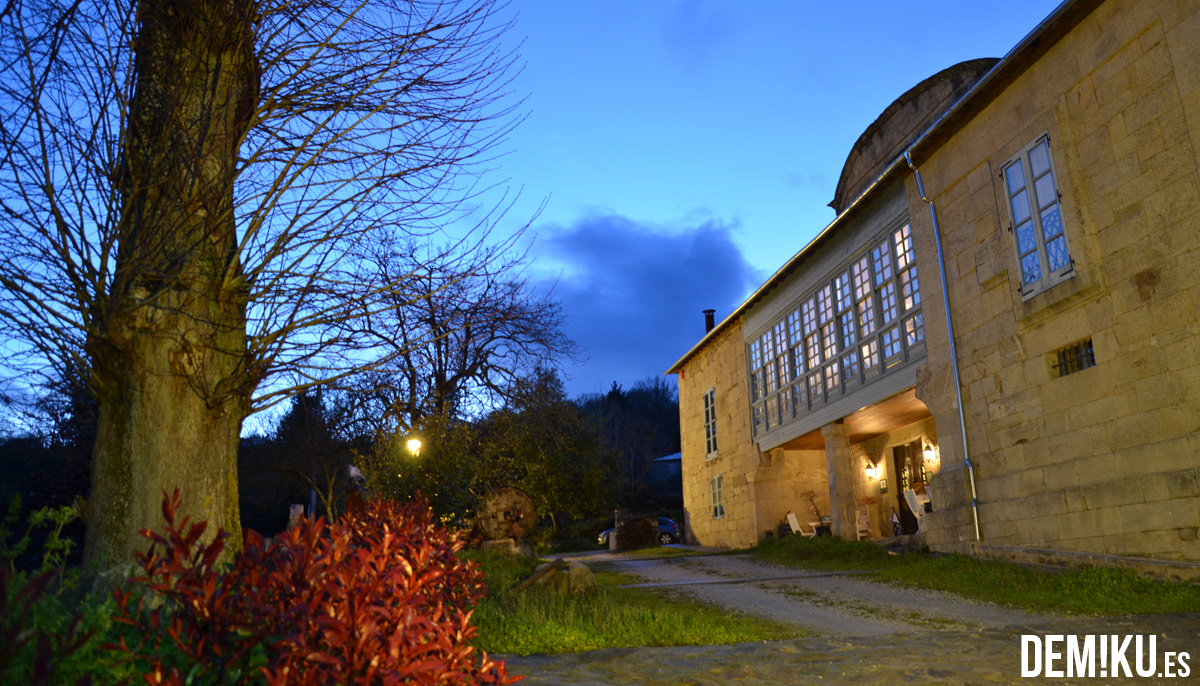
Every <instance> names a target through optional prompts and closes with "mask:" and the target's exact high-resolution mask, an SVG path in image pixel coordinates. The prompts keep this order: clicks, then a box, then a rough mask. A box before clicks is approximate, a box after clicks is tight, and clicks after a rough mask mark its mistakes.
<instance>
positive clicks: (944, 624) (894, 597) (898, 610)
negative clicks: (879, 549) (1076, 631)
mask: <svg viewBox="0 0 1200 686" xmlns="http://www.w3.org/2000/svg"><path fill="white" fill-rule="evenodd" d="M604 564H606V565H610V566H612V568H613V569H615V570H617V571H621V572H626V573H629V574H633V575H636V576H637V577H638V578H639V579H642V580H644V581H643V583H640V584H637V585H639V586H653V587H662V588H670V589H672V590H673V591H675V592H678V593H682V594H685V595H688V596H692V597H694V598H697V599H698V600H701V601H703V602H705V603H709V604H712V605H717V606H719V607H724V608H726V609H728V610H730V611H733V612H742V613H745V614H749V615H754V616H758V617H763V618H766V619H771V620H774V621H777V622H783V623H786V624H795V625H799V626H802V627H804V628H806V629H810V630H812V631H813V632H817V633H820V634H823V635H859V636H861V635H880V634H894V633H897V632H910V631H922V630H944V629H982V628H987V627H999V626H1013V625H1019V624H1033V623H1041V622H1046V621H1049V620H1051V619H1052V617H1049V616H1046V615H1037V614H1031V613H1027V612H1020V611H1016V610H1009V609H1006V608H1002V607H999V606H996V605H992V604H989V603H982V602H974V601H970V600H966V599H963V598H960V597H958V596H954V595H951V594H948V593H941V592H937V591H922V590H912V589H901V588H896V587H893V586H888V585H884V584H879V583H874V582H871V581H867V580H865V579H862V578H860V577H859V576H858V575H856V574H854V573H843V572H837V573H833V572H812V571H803V570H796V569H792V568H789V567H783V566H779V565H773V564H770V563H766V562H761V561H758V560H754V559H751V558H750V557H749V556H745V555H709V556H702V557H685V558H663V559H637V558H623V559H622V558H617V557H614V558H613V559H612V560H610V561H608V562H605V563H604Z"/></svg>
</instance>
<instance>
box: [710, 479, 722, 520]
mask: <svg viewBox="0 0 1200 686" xmlns="http://www.w3.org/2000/svg"><path fill="white" fill-rule="evenodd" d="M724 481H725V478H724V476H723V475H721V474H718V475H716V476H714V477H713V478H712V479H711V480H710V482H709V483H710V485H711V486H712V516H713V519H720V518H722V517H724V516H725V494H724V493H723V492H722V491H723V486H724Z"/></svg>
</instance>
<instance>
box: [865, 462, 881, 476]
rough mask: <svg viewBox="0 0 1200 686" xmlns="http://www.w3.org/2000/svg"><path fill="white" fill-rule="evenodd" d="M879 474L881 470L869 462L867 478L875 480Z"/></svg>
mask: <svg viewBox="0 0 1200 686" xmlns="http://www.w3.org/2000/svg"><path fill="white" fill-rule="evenodd" d="M878 474H879V470H878V469H877V468H876V467H875V463H874V462H871V461H868V462H867V478H868V479H874V478H875V477H876V476H877V475H878Z"/></svg>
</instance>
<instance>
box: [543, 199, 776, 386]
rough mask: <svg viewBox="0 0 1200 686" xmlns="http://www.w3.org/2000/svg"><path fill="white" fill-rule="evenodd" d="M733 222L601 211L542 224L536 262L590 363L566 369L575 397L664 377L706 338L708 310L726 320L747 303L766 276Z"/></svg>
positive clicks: (571, 333)
mask: <svg viewBox="0 0 1200 686" xmlns="http://www.w3.org/2000/svg"><path fill="white" fill-rule="evenodd" d="M734 228H736V227H735V226H733V225H730V224H724V223H721V222H718V221H714V220H708V221H704V222H698V223H697V224H696V225H694V226H687V227H682V226H677V227H665V228H664V227H659V226H655V225H649V224H640V223H637V222H634V221H631V220H629V219H627V218H625V217H621V216H616V215H596V216H590V217H587V218H584V219H581V220H579V221H578V222H576V223H575V224H573V225H571V226H568V227H557V228H553V229H551V230H549V231H547V230H545V229H543V230H541V231H539V234H540V235H539V241H538V244H537V247H536V248H535V252H536V254H537V262H536V264H537V266H538V267H539V268H540V269H542V270H543V273H545V271H549V270H551V269H552V270H554V271H555V272H556V274H557V275H558V281H557V283H556V284H554V286H553V288H554V297H555V298H556V299H557V300H558V301H559V302H561V303H562V306H563V311H564V313H565V314H566V317H567V334H568V335H569V336H571V337H572V338H573V339H574V340H575V341H576V342H577V343H579V344H580V346H582V347H583V348H584V349H585V350H584V355H585V357H586V360H585V362H584V363H583V364H582V365H581V366H578V367H570V368H568V369H567V374H568V375H569V376H570V377H571V380H570V381H569V382H568V384H567V388H568V391H569V392H570V393H571V394H572V395H577V394H580V393H588V392H599V391H603V390H606V389H607V388H608V387H609V386H610V385H611V384H612V382H613V381H616V382H618V383H620V384H622V385H623V386H625V387H628V386H630V385H631V384H632V383H633V382H635V381H637V380H639V379H643V378H645V377H647V376H650V375H656V374H662V373H663V372H664V371H666V369H667V367H669V366H670V365H671V364H672V363H674V362H675V361H676V360H677V359H679V358H680V357H681V356H682V355H683V354H684V353H686V352H687V351H688V350H689V349H690V348H691V347H692V346H693V345H695V344H696V342H697V341H699V340H700V338H701V337H702V336H703V335H704V315H703V314H702V311H703V310H705V309H708V308H712V309H715V310H717V320H718V321H720V320H721V319H723V318H724V317H725V316H726V315H728V314H729V313H730V312H731V311H732V310H733V309H734V308H735V307H737V306H738V305H739V304H740V303H741V302H742V300H743V299H744V298H745V296H746V295H747V294H748V293H749V292H750V290H751V289H752V288H753V287H754V286H756V285H758V283H759V282H760V281H761V276H762V275H760V274H759V273H758V272H757V270H755V269H754V268H753V267H751V266H750V265H749V264H748V263H747V262H746V260H745V258H744V257H743V256H742V254H741V251H740V250H739V249H738V247H737V245H736V244H735V243H734V241H733V238H732V230H733V229H734ZM552 278H553V277H548V278H547V284H549V282H550V280H551V279H552Z"/></svg>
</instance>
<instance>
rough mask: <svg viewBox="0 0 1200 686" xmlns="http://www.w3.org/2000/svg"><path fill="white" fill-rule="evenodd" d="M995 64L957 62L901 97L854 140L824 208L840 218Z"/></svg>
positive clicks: (987, 60) (984, 60) (993, 61)
mask: <svg viewBox="0 0 1200 686" xmlns="http://www.w3.org/2000/svg"><path fill="white" fill-rule="evenodd" d="M999 61H1000V60H999V59H996V58H993V57H986V58H982V59H977V60H968V61H966V62H959V63H958V64H956V65H954V66H953V67H950V68H948V69H943V70H942V71H940V72H938V73H936V74H934V75H933V76H930V77H929V78H927V79H925V80H924V81H922V82H920V83H918V84H917V85H916V86H913V87H912V88H910V89H909V90H908V92H907V93H905V94H904V95H901V96H900V97H899V98H897V99H896V101H895V102H893V103H892V104H891V105H888V107H887V109H885V110H884V111H883V114H880V115H879V117H878V118H876V119H875V121H874V122H872V123H871V125H870V126H868V127H867V130H866V131H863V133H862V135H861V136H859V137H858V141H857V142H855V144H854V147H853V148H852V149H851V150H850V156H849V157H847V158H846V164H845V165H843V166H842V175H841V177H840V178H839V179H838V185H837V191H835V192H834V194H833V201H832V202H830V203H829V206H830V207H832V208H833V209H834V211H835V212H837V213H838V214H841V213H842V211H843V210H845V209H846V207H847V206H848V205H849V204H850V203H852V202H854V199H855V198H857V197H858V196H860V195H862V193H863V191H865V190H866V189H867V186H869V185H870V184H871V182H872V181H874V180H875V179H876V178H877V177H878V176H879V175H880V174H881V173H882V172H883V170H884V168H885V167H886V166H887V165H888V164H889V163H891V161H892V160H894V159H896V157H897V156H898V155H900V154H901V153H902V152H904V150H905V148H907V147H908V146H909V144H911V143H912V142H913V141H915V140H916V139H917V137H918V136H920V135H921V133H923V132H924V131H925V130H926V129H928V128H929V126H930V125H931V124H933V122H934V121H936V120H937V118H938V117H940V116H941V115H942V114H943V113H945V112H946V110H948V109H950V107H951V106H952V105H954V103H956V102H958V99H959V98H961V97H962V96H963V95H964V94H965V93H966V92H967V91H969V90H971V87H972V86H974V85H975V84H976V83H977V82H978V81H979V79H981V78H983V76H984V74H987V73H988V71H989V70H991V68H992V67H993V66H995V65H996V63H997V62H999Z"/></svg>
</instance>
